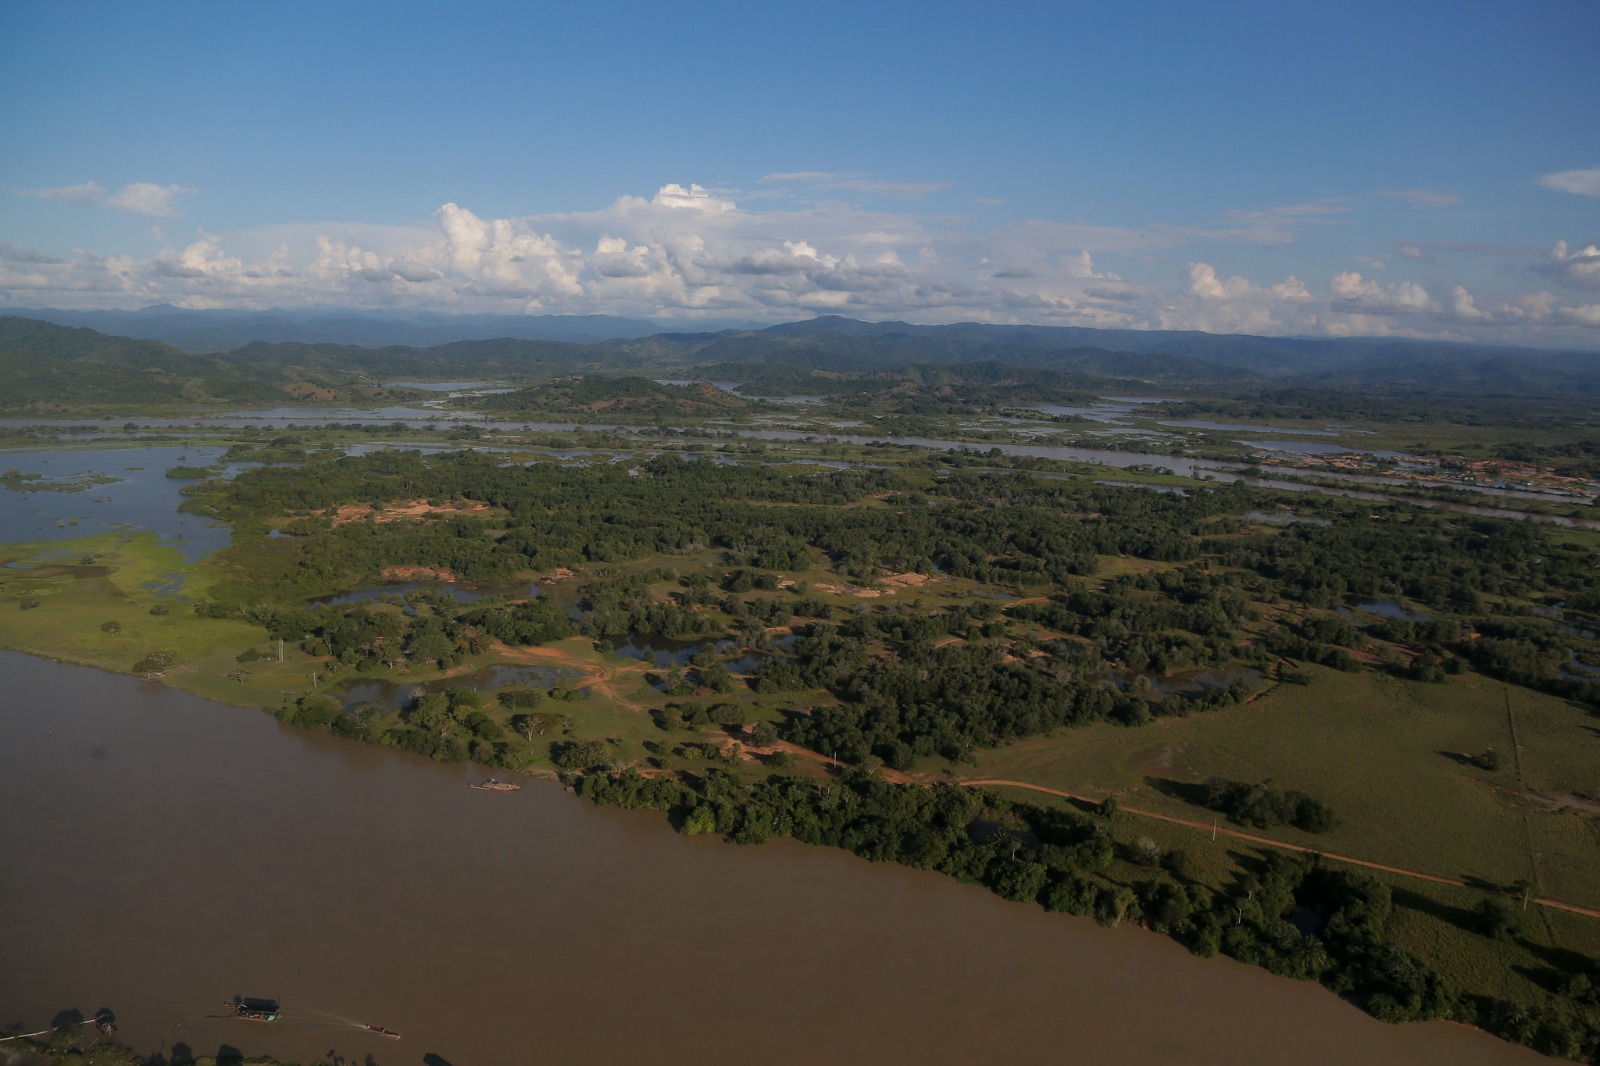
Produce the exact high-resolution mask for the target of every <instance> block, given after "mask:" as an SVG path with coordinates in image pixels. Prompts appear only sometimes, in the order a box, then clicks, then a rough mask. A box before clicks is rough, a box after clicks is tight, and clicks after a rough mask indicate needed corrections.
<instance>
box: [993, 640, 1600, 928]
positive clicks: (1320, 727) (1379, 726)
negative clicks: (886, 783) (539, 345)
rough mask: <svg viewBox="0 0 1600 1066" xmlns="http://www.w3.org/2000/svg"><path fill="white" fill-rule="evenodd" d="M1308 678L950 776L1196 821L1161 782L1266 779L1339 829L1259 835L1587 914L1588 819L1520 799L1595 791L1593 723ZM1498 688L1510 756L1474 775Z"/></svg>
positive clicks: (1088, 733) (1044, 744)
mask: <svg viewBox="0 0 1600 1066" xmlns="http://www.w3.org/2000/svg"><path fill="white" fill-rule="evenodd" d="M1311 670H1312V672H1313V674H1314V678H1313V683H1312V684H1311V685H1309V686H1305V687H1301V686H1293V685H1285V686H1280V687H1278V688H1276V689H1274V690H1272V691H1271V692H1269V693H1267V694H1266V695H1264V696H1262V697H1261V698H1260V699H1258V700H1256V701H1255V702H1253V703H1248V704H1243V705H1240V706H1237V707H1231V708H1226V709H1222V710H1216V711H1210V712H1206V713H1204V714H1198V715H1195V716H1192V717H1189V718H1176V719H1163V720H1160V721H1157V722H1155V723H1153V724H1151V725H1149V726H1146V727H1143V728H1141V729H1136V730H1130V729H1122V728H1118V727H1116V726H1111V725H1093V726H1089V727H1086V728H1082V729H1071V730H1066V731H1062V732H1059V733H1057V734H1056V735H1054V736H1050V737H1036V738H1030V739H1027V740H1022V741H1018V742H1016V743H1013V744H1011V745H1009V746H1006V747H1003V748H999V749H995V750H991V751H986V752H983V753H982V754H981V755H980V756H979V763H978V767H977V768H976V769H973V770H968V769H965V768H964V769H963V770H962V773H963V776H969V777H974V778H978V777H982V778H1001V779H1008V780H1020V781H1028V782H1032V783H1035V784H1040V785H1045V786H1047V787H1051V788H1057V789H1061V790H1063V791H1071V792H1075V793H1079V794H1085V795H1091V796H1102V795H1116V796H1117V797H1118V798H1119V801H1120V802H1122V803H1123V804H1124V805H1125V806H1134V807H1141V808H1145V809H1148V810H1153V811H1157V812H1160V813H1164V814H1171V815H1174V816H1178V817H1187V818H1192V819H1209V818H1210V814H1209V813H1208V812H1206V811H1204V810H1203V809H1201V808H1198V807H1195V806H1193V805H1191V804H1188V803H1185V802H1184V801H1183V800H1181V799H1178V798H1175V797H1173V796H1171V795H1168V794H1167V793H1165V792H1163V791H1162V782H1164V781H1174V782H1178V783H1182V784H1192V783H1197V782H1202V781H1204V780H1206V779H1207V778H1209V777H1225V778H1231V779H1234V780H1240V781H1251V782H1256V781H1266V780H1270V781H1272V782H1274V783H1275V785H1276V786H1277V787H1279V788H1283V789H1298V790H1300V791H1303V792H1306V793H1309V794H1311V795H1313V796H1315V797H1317V798H1319V799H1322V800H1324V801H1325V802H1327V803H1329V804H1331V805H1332V806H1333V808H1334V810H1335V811H1336V812H1337V813H1338V815H1339V818H1340V822H1341V824H1340V825H1339V827H1338V828H1336V829H1335V830H1334V831H1332V832H1330V833H1326V834H1320V835H1312V834H1307V833H1302V832H1299V831H1298V830H1295V829H1292V828H1289V827H1286V826H1285V827H1279V828H1277V829H1274V830H1272V831H1271V833H1269V834H1267V835H1270V836H1274V837H1277V838H1279V839H1283V840H1286V841H1289V842H1291V843H1296V844H1302V845H1306V846H1310V847H1315V848H1318V849H1322V850H1327V851H1331V852H1337V853H1340V854H1346V855H1352V856H1356V857H1358V858H1364V859H1368V860H1371V861H1375V862H1381V863H1385V864H1388V865H1393V866H1399V867H1404V868H1407V869H1415V870H1420V871H1423V872H1427V873H1433V874H1436V875H1439V876H1443V877H1451V878H1459V879H1472V878H1477V879H1482V880H1485V881H1491V882H1494V883H1497V884H1508V883H1510V882H1513V881H1517V880H1520V879H1528V880H1532V881H1534V882H1535V883H1536V884H1538V885H1540V886H1541V888H1542V889H1543V890H1544V891H1546V892H1548V893H1550V894H1552V895H1559V896H1560V897H1561V898H1563V899H1566V900H1568V901H1569V902H1573V903H1578V904H1581V905H1587V906H1600V861H1597V860H1600V839H1597V837H1596V833H1595V829H1594V820H1593V818H1592V817H1589V816H1587V815H1584V814H1581V813H1574V812H1567V813H1553V812H1551V811H1550V810H1549V809H1548V804H1540V803H1538V802H1537V801H1535V800H1533V799H1532V798H1529V797H1527V796H1525V795H1524V793H1525V792H1526V791H1527V790H1530V789H1536V790H1540V791H1552V792H1560V793H1580V794H1587V795H1595V794H1597V793H1600V761H1597V760H1595V759H1594V758H1593V744H1594V739H1595V737H1594V728H1595V726H1594V724H1593V722H1594V720H1593V719H1592V718H1590V717H1589V716H1588V715H1586V714H1584V713H1582V712H1581V711H1578V710H1575V709H1573V708H1571V707H1569V706H1568V705H1566V704H1565V703H1563V702H1562V701H1560V700H1557V699H1554V698H1551V697H1547V696H1541V695H1539V694H1537V693H1533V692H1529V691H1527V690H1525V689H1508V687H1507V686H1505V685H1502V684H1500V683H1498V682H1495V681H1491V680H1488V679H1486V678H1482V677H1479V676H1476V675H1462V676H1459V677H1455V678H1452V679H1451V680H1450V681H1449V682H1448V683H1447V684H1443V685H1428V684H1422V683H1418V682H1411V681H1403V680H1398V679H1395V678H1391V677H1386V676H1384V675H1380V674H1375V673H1370V672H1361V673H1356V674H1343V673H1339V672H1337V671H1332V670H1325V669H1321V668H1316V667H1313V668H1311ZM1508 692H1509V693H1510V694H1511V698H1512V702H1513V706H1514V709H1515V713H1516V716H1517V725H1518V740H1519V742H1520V744H1521V752H1520V756H1521V757H1520V759H1512V758H1509V757H1508V758H1506V759H1505V760H1504V762H1503V764H1502V766H1501V768H1500V770H1498V771H1496V772H1494V773H1488V772H1486V771H1484V770H1481V769H1478V768H1477V767H1475V766H1472V765H1468V764H1466V763H1465V761H1464V759H1463V758H1462V756H1470V755H1475V754H1477V753H1479V752H1482V751H1484V750H1486V749H1488V748H1494V749H1496V750H1497V751H1500V752H1503V753H1506V755H1507V756H1509V755H1510V754H1511V752H1512V742H1511V734H1510V727H1509V724H1508V718H1507V712H1506V700H1507V694H1508ZM1519 763H1520V765H1521V768H1522V780H1521V783H1519V780H1518V773H1517V766H1518V764H1519ZM1547 881H1548V882H1549V883H1548V884H1547V883H1546V882H1547ZM1558 890H1559V891H1558Z"/></svg>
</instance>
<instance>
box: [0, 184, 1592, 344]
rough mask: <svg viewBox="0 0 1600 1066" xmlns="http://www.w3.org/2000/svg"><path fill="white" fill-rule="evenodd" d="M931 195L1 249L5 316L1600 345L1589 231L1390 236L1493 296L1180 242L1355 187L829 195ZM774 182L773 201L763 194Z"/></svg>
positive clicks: (1300, 219) (0, 302) (158, 209)
mask: <svg viewBox="0 0 1600 1066" xmlns="http://www.w3.org/2000/svg"><path fill="white" fill-rule="evenodd" d="M1539 183H1540V184H1541V185H1544V186H1546V187H1549V188H1551V189H1556V190H1559V191H1562V192H1567V193H1571V194H1575V195H1578V196H1590V195H1596V193H1595V192H1593V191H1591V188H1592V187H1595V188H1600V169H1596V170H1592V171H1567V172H1561V173H1554V174H1549V175H1544V176H1542V177H1541V178H1539ZM941 188H942V186H941V185H940V184H939V183H934V182H920V183H919V182H884V181H878V180H876V179H873V178H872V177H871V176H869V175H837V174H829V173H823V172H816V171H806V172H796V173H787V174H770V175H766V176H764V177H762V178H761V179H759V181H758V182H757V183H756V187H755V191H754V192H752V193H750V194H747V195H748V197H749V202H748V203H746V202H742V201H743V200H744V196H743V195H741V194H739V193H737V192H735V191H732V190H710V189H706V188H704V187H702V186H700V185H698V184H694V183H689V184H680V183H669V184H666V185H663V186H661V187H660V188H659V189H658V190H657V191H656V192H655V193H654V195H652V196H649V197H640V196H623V197H621V198H619V199H617V200H615V201H614V202H612V203H611V204H608V205H606V206H604V207H600V208H598V209H595V210H590V211H580V212H572V213H552V214H540V215H528V216H522V217H510V218H484V217H481V216H479V215H478V214H476V213H474V212H473V211H471V210H470V209H469V208H467V207H463V206H460V205H458V204H455V203H446V204H444V205H443V206H441V207H439V208H438V209H437V210H436V211H435V212H434V213H433V215H432V217H431V218H429V219H427V220H425V221H422V222H419V223H417V224H415V225H411V226H393V225H387V226H379V225H364V224H361V223H355V222H351V223H338V224H332V223H329V224H319V225H304V224H288V225H269V226H261V227H255V228H251V229H245V230H240V231H236V232H233V233H227V234H215V233H209V232H206V231H205V230H203V229H202V230H199V231H197V233H196V234H195V236H194V237H193V238H192V239H189V240H187V241H185V242H182V243H177V242H174V243H171V244H168V245H166V246H164V247H163V248H162V250H161V251H159V252H158V253H156V254H154V255H150V256H147V257H143V258H140V257H135V256H132V255H127V254H122V255H101V254H97V253H94V252H87V251H79V252H76V253H75V254H72V255H70V256H63V257H54V256H50V255H46V254H43V253H39V252H36V251H33V250H29V249H26V248H19V247H15V246H13V245H11V244H8V243H3V242H0V307H3V306H11V307H30V306H31V307H39V306H57V307H66V308H74V309H89V308H107V307H119V308H129V307H139V306H144V305H147V304H155V303H170V304H173V305H176V306H178V307H185V308H194V309H205V308H239V309H258V310H259V309H266V308H271V307H283V308H307V307H347V308H363V309H389V310H428V311H440V312H500V313H527V314H611V315H619V316H633V317H652V318H658V319H666V320H672V319H677V320H682V321H684V322H686V323H688V324H692V323H693V321H694V320H696V319H723V320H725V319H730V318H747V319H752V320H757V321H760V320H770V321H785V320H791V319H796V318H806V317H810V316H813V315H817V314H840V315H846V316H849V317H858V318H864V319H871V320H881V319H890V318H894V319H905V320H908V321H914V322H923V323H936V322H952V321H963V320H964V321H980V322H997V323H1017V322H1027V323H1036V324H1049V325H1077V326H1099V327H1115V328H1132V329H1145V328H1159V329H1195V330H1203V331H1206V332H1212V333H1253V334H1266V335H1283V334H1295V335H1327V336H1407V337H1432V338H1448V339H1454V340H1476V341H1495V342H1513V343H1534V344H1539V343H1545V344H1573V345H1576V346H1582V347H1588V346H1591V345H1595V346H1600V336H1593V335H1592V331H1596V330H1600V246H1597V245H1596V244H1594V243H1587V244H1582V245H1576V244H1568V243H1567V242H1566V241H1558V242H1557V243H1556V244H1555V245H1554V246H1553V247H1551V248H1547V249H1542V250H1539V249H1535V248H1532V247H1529V246H1522V245H1483V244H1474V243H1472V242H1448V241H1442V242H1441V241H1433V242H1420V243H1418V244H1396V245H1395V246H1394V249H1393V251H1394V255H1395V256H1397V257H1399V260H1400V261H1401V262H1402V263H1403V262H1406V261H1409V262H1431V261H1433V260H1434V259H1436V258H1438V257H1444V258H1446V259H1448V258H1450V257H1452V256H1457V257H1458V256H1467V257H1474V258H1475V257H1480V256H1490V257H1493V258H1495V259H1497V260H1499V261H1502V262H1504V263H1507V264H1509V265H1510V266H1511V267H1512V268H1513V276H1514V277H1516V278H1517V280H1520V281H1522V282H1523V284H1522V286H1521V287H1520V291H1513V292H1511V293H1509V294H1499V293H1497V294H1494V295H1493V296H1491V297H1489V298H1485V297H1484V296H1483V295H1482V294H1480V293H1477V292H1474V291H1472V290H1469V288H1468V287H1467V286H1466V285H1464V284H1460V283H1455V284H1447V285H1439V284H1433V285H1431V286H1430V285H1425V284H1423V283H1420V282H1418V281H1416V280H1412V279H1411V278H1408V277H1405V276H1403V273H1400V272H1397V271H1395V270H1392V269H1390V264H1389V263H1386V262H1385V261H1383V260H1381V259H1377V258H1374V257H1370V256H1360V257H1357V258H1358V259H1359V260H1360V263H1361V265H1363V266H1364V267H1365V270H1364V271H1357V270H1353V269H1352V270H1341V271H1336V272H1334V273H1332V274H1330V275H1328V276H1325V277H1311V276H1308V277H1305V278H1301V277H1298V276H1296V275H1295V274H1284V275H1282V276H1280V277H1267V278H1247V277H1243V276H1240V275H1237V274H1232V275H1228V276H1224V275H1223V274H1222V273H1220V272H1219V271H1218V269H1217V268H1216V267H1214V266H1213V265H1212V264H1211V263H1209V262H1206V261H1205V260H1203V259H1200V258H1198V257H1191V256H1195V255H1196V254H1197V253H1198V250H1201V249H1203V248H1205V247H1207V246H1213V247H1215V246H1223V247H1225V246H1246V247H1249V246H1254V247H1261V248H1270V247H1275V246H1281V247H1288V246H1294V245H1296V244H1299V243H1301V242H1303V241H1304V240H1305V239H1306V237H1305V233H1306V231H1307V230H1311V229H1314V228H1315V227H1318V226H1325V225H1331V224H1339V225H1349V224H1351V223H1352V222H1353V219H1352V217H1351V216H1353V215H1355V214H1356V213H1357V210H1358V208H1357V206H1356V205H1354V204H1353V203H1351V202H1350V201H1343V200H1323V201H1316V202H1308V203H1303V204H1296V205H1286V206H1278V207H1272V208H1265V209H1257V210H1243V209H1240V210H1232V211H1228V212H1225V213H1224V214H1223V217H1221V218H1219V219H1217V220H1214V221H1211V222H1204V223H1199V224H1158V225H1152V226H1149V227H1146V228H1142V229H1137V230H1136V229H1127V228H1119V227H1115V226H1101V225H1088V224H1082V223H1068V222H1059V221H1052V220H1040V219H1035V220H1017V221H1007V222H1001V223H999V224H996V225H989V226H985V225H983V224H982V220H981V208H982V206H983V205H976V207H977V208H978V213H977V214H969V215H965V216H958V215H951V214H949V213H942V212H941V213H931V212H919V211H917V210H915V209H914V208H913V207H909V206H905V205H904V204H903V203H902V204H901V205H898V206H896V207H893V208H886V207H878V208H873V209H869V208H866V207H862V206H859V205H858V204H855V203H851V202H849V201H847V200H843V199H838V198H835V196H836V194H838V193H841V192H851V191H854V192H861V193H866V194H869V195H873V196H877V197H888V198H891V199H893V200H896V201H902V202H907V201H915V200H916V199H918V198H920V197H921V196H923V195H925V194H927V193H929V192H932V191H936V190H939V189H941ZM774 189H779V190H783V191H784V192H785V193H786V195H784V196H782V197H781V198H779V199H777V200H776V202H775V201H774V199H773V197H772V190H774ZM191 191H193V190H190V189H187V188H185V187H184V186H181V185H165V186H162V185H157V184H154V183H148V182H138V183H132V184H129V185H127V186H125V187H124V188H123V189H122V190H120V191H119V192H117V193H111V192H109V191H108V190H107V189H105V188H104V187H102V186H101V185H99V184H98V183H96V182H93V181H91V182H86V183H82V184H79V185H73V186H65V187H61V188H54V189H31V190H18V191H15V192H14V195H16V196H19V197H27V198H39V199H48V200H53V201H56V202H58V203H61V204H67V205H73V206H78V207H106V208H112V209H116V210H120V211H124V212H129V213H133V214H139V215H144V216H149V217H155V218H174V217H179V216H180V214H181V212H180V211H179V209H178V206H177V201H178V198H179V197H180V196H182V195H183V194H185V193H188V192H191ZM1371 195H1372V196H1374V197H1384V198H1392V199H1397V200H1401V201H1403V202H1405V203H1407V204H1409V205H1412V206H1413V207H1419V208H1439V207H1446V206H1449V205H1452V204H1454V203H1456V202H1457V200H1456V197H1455V194H1453V193H1451V192H1448V191H1446V190H1441V189H1431V188H1430V189H1406V190H1391V191H1381V192H1374V193H1372V194H1371ZM824 196H825V197H826V198H819V197H824ZM1108 259H1114V260H1126V261H1129V262H1131V263H1132V264H1133V265H1134V266H1135V267H1136V268H1144V269H1142V270H1141V271H1140V273H1142V274H1143V275H1144V276H1143V278H1141V279H1135V278H1134V277H1130V276H1126V272H1125V271H1123V272H1119V271H1117V270H1112V269H1108V268H1106V267H1105V266H1104V265H1103V264H1104V263H1105V262H1106V261H1107V260H1108ZM1151 264H1156V265H1157V267H1158V269H1155V270H1153V271H1152V270H1150V269H1148V268H1149V266H1150V265H1151ZM1380 274H1382V275H1384V276H1382V277H1380V276H1378V275H1380ZM1151 275H1154V279H1153V280H1152V278H1151ZM1163 275H1166V276H1165V277H1163Z"/></svg>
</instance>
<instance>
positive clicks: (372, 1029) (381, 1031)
mask: <svg viewBox="0 0 1600 1066" xmlns="http://www.w3.org/2000/svg"><path fill="white" fill-rule="evenodd" d="M361 1028H363V1029H365V1030H366V1031H367V1032H369V1033H377V1034H378V1035H379V1036H386V1037H388V1038H389V1039H390V1040H399V1039H400V1034H399V1033H397V1032H395V1031H394V1030H393V1029H385V1028H384V1027H383V1026H381V1025H363V1026H362V1027H361Z"/></svg>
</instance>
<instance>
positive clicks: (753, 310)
mask: <svg viewBox="0 0 1600 1066" xmlns="http://www.w3.org/2000/svg"><path fill="white" fill-rule="evenodd" d="M1597 50H1600V5H1597V4H1595V3H1594V2H1593V0H1522V2H1519V3H1487V2H1471V0H1466V2H1462V0H1457V2H1452V3H1436V2H1431V0H1429V2H1412V3H1407V4H1395V3H1392V2H1390V3H1381V4H1380V3H1366V2H1346V3H1342V4H1339V5H1303V4H1284V3H1281V2H1278V3H1211V4H1201V3H1124V4H1118V5H1107V4H1096V5H1075V4H1063V3H1054V4H1033V3H1010V2H994V3H983V4H941V3H928V2H922V3H916V4H910V3H875V4H860V3H855V4H842V3H812V4H807V5H757V4H731V3H698V4H692V5H690V4H673V5H667V4H648V5H646V4H638V3H612V4H592V5H576V4H561V5H554V4H533V5H518V6H516V7H512V6H509V5H508V6H505V7H502V6H499V5H483V4H472V3H456V4H451V5H445V4H439V3H437V2H430V3H407V2H401V0H391V2H388V3H381V4H327V3H322V4H297V3H274V4H270V5H223V4H215V3H208V4H182V3H149V4H143V5H128V4H125V3H117V4H111V3H72V2H60V0H58V2H53V3H35V2H32V0H10V2H8V3H5V4H0V100H4V101H6V106H5V107H3V108H0V308H4V307H7V306H9V307H41V306H57V307H140V306H144V305H146V304H152V303H161V302H170V303H174V304H178V305H180V306H190V307H250V308H265V307H273V306H281V307H301V306H350V307H370V308H417V309H428V310H437V311H500V312H517V311H526V312H528V313H536V314H540V313H596V312H598V313H609V314H619V315H640V316H650V317H656V318H661V319H676V320H684V321H685V322H692V320H694V319H729V318H737V319H749V320H755V321H781V320H788V319H796V318H807V317H810V316H812V315H814V314H819V313H838V314H845V315H851V316H854V317H859V318H866V319H891V318H903V319H907V320H911V321H917V322H949V321H957V320H986V321H1007V322H1040V323H1050V324H1068V325H1105V326H1124V327H1153V328H1192V329H1205V330H1210V331H1213V332H1252V333H1265V334H1297V335H1298V334H1304V335H1401V336H1427V337H1449V338H1456V339H1465V340H1480V341H1496V342H1499V341H1505V342H1512V343H1528V344H1538V345H1560V346H1571V347H1582V348H1600V92H1597V91H1596V89H1595V84H1594V73H1593V72H1594V62H1595V60H1594V57H1595V55H1596V53H1597Z"/></svg>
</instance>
